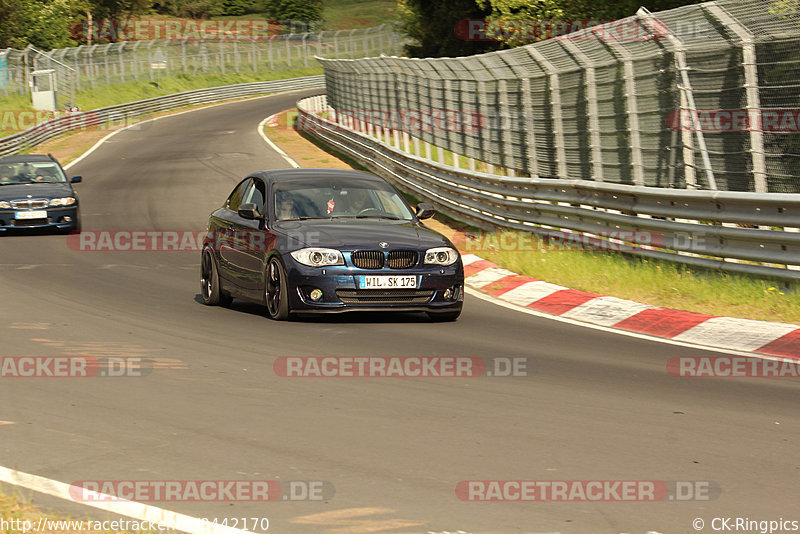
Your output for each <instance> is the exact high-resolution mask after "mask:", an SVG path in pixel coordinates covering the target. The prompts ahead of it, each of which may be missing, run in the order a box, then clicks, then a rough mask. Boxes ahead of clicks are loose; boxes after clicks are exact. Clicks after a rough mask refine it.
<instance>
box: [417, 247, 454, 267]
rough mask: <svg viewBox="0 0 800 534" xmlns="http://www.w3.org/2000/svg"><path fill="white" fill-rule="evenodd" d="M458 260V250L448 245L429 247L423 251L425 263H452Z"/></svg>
mask: <svg viewBox="0 0 800 534" xmlns="http://www.w3.org/2000/svg"><path fill="white" fill-rule="evenodd" d="M457 260H458V251H457V250H455V249H453V248H450V247H436V248H429V249H428V250H426V251H425V263H427V264H432V265H453V264H454V263H455V262H456V261H457Z"/></svg>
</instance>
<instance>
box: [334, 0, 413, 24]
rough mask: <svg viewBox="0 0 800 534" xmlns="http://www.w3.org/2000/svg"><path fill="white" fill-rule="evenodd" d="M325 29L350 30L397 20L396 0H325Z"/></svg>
mask: <svg viewBox="0 0 800 534" xmlns="http://www.w3.org/2000/svg"><path fill="white" fill-rule="evenodd" d="M322 18H323V19H324V21H325V29H326V30H352V29H353V28H369V27H372V26H380V25H381V24H389V23H392V22H397V21H398V19H399V14H398V11H397V1H396V0H325V3H324V6H323V15H322Z"/></svg>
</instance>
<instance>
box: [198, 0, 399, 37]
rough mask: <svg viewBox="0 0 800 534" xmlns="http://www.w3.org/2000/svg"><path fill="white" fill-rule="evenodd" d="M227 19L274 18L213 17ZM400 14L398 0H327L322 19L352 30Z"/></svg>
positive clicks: (389, 20)
mask: <svg viewBox="0 0 800 534" xmlns="http://www.w3.org/2000/svg"><path fill="white" fill-rule="evenodd" d="M212 18H213V19H215V20H226V19H267V20H270V19H273V18H274V17H271V16H270V15H269V14H268V13H248V14H246V15H222V16H219V17H212ZM399 18H400V15H399V13H398V10H397V0H325V1H324V4H323V12H322V19H323V23H324V27H325V29H326V30H352V29H354V28H370V27H373V26H380V25H381V24H389V23H392V22H397V21H398V20H399Z"/></svg>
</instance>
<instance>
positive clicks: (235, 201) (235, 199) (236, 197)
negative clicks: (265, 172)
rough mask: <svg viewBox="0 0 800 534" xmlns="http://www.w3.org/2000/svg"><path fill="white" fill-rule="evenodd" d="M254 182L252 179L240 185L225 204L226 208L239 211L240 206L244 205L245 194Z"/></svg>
mask: <svg viewBox="0 0 800 534" xmlns="http://www.w3.org/2000/svg"><path fill="white" fill-rule="evenodd" d="M252 182H253V180H252V178H248V179H247V180H245V181H244V182H242V183H240V184H239V185H238V186H236V189H234V190H233V193H231V196H229V197H228V201H227V202H226V203H225V206H226V207H227V208H228V209H229V210H232V211H237V210H238V209H239V206H241V205H242V198H244V193H245V191H247V187H248V186H249V185H250V184H251V183H252Z"/></svg>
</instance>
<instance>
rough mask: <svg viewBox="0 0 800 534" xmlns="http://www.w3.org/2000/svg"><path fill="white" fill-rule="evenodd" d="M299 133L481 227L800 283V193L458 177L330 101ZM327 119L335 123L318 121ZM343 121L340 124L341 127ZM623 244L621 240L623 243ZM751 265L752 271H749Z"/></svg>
mask: <svg viewBox="0 0 800 534" xmlns="http://www.w3.org/2000/svg"><path fill="white" fill-rule="evenodd" d="M298 110H299V117H298V120H299V121H300V123H299V128H301V129H302V130H304V131H306V132H308V133H309V134H311V135H313V136H315V137H317V138H319V139H320V140H322V141H324V142H326V143H327V144H329V145H332V146H333V147H335V148H337V149H338V150H340V151H342V152H344V153H346V154H347V155H349V156H351V157H353V158H355V159H356V160H358V161H359V162H360V163H361V164H362V165H364V166H365V167H367V168H368V169H370V170H371V171H373V172H375V173H377V174H380V175H382V176H384V177H386V178H388V179H390V180H391V181H392V182H394V183H395V184H396V185H397V186H398V187H400V188H401V189H403V190H405V191H406V192H409V193H411V194H413V195H415V196H417V197H420V198H423V199H425V200H427V201H431V202H434V203H435V204H436V205H437V208H438V209H439V210H440V211H442V212H444V213H446V214H448V215H451V216H453V217H456V218H458V219H461V220H467V221H469V222H471V223H472V224H474V225H476V226H478V227H482V228H487V229H496V228H498V227H500V228H511V229H517V230H525V231H529V232H533V233H537V234H543V235H550V236H554V237H563V236H565V235H576V234H577V235H580V236H582V237H589V238H590V239H591V240H593V242H594V243H596V244H597V248H598V249H606V250H620V249H621V247H620V244H621V243H623V244H624V247H622V248H623V249H624V251H625V252H628V253H631V254H635V255H638V256H643V257H651V258H658V259H665V260H670V261H678V262H681V263H685V264H689V265H696V266H700V267H705V268H712V269H719V270H722V271H727V272H740V273H748V274H754V275H759V276H765V277H770V278H776V279H786V280H800V194H794V193H749V192H730V191H694V190H675V189H663V188H655V187H642V186H630V185H620V184H609V183H602V182H591V181H588V180H558V179H546V178H528V177H507V176H498V175H494V174H487V173H481V172H472V171H468V170H463V169H458V168H455V167H451V166H448V165H444V164H441V163H438V162H435V161H433V160H430V159H426V158H422V157H419V156H416V155H413V154H409V153H407V152H404V151H402V150H400V149H399V148H396V147H393V146H391V145H389V144H387V143H385V142H383V141H382V140H380V139H377V138H376V137H373V136H371V135H369V134H368V133H367V131H366V127H365V131H363V132H361V131H356V130H355V129H354V128H352V127H350V126H351V125H358V124H359V123H357V122H355V121H352V120H350V118H349V117H346V116H344V115H341V114H340V115H339V116H338V117H337V116H336V113H335V110H334V109H333V108H330V107H328V105H327V98H326V96H325V95H320V96H315V97H310V98H306V99H303V100H300V101H299V102H298ZM320 112H328V113H329V114H330V115H331V116H333V117H334V118H333V119H327V118H324V117H322V116H320V115H319V113H320ZM338 121H340V122H341V123H340V122H338ZM620 238H621V239H620ZM748 262H751V263H748Z"/></svg>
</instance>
